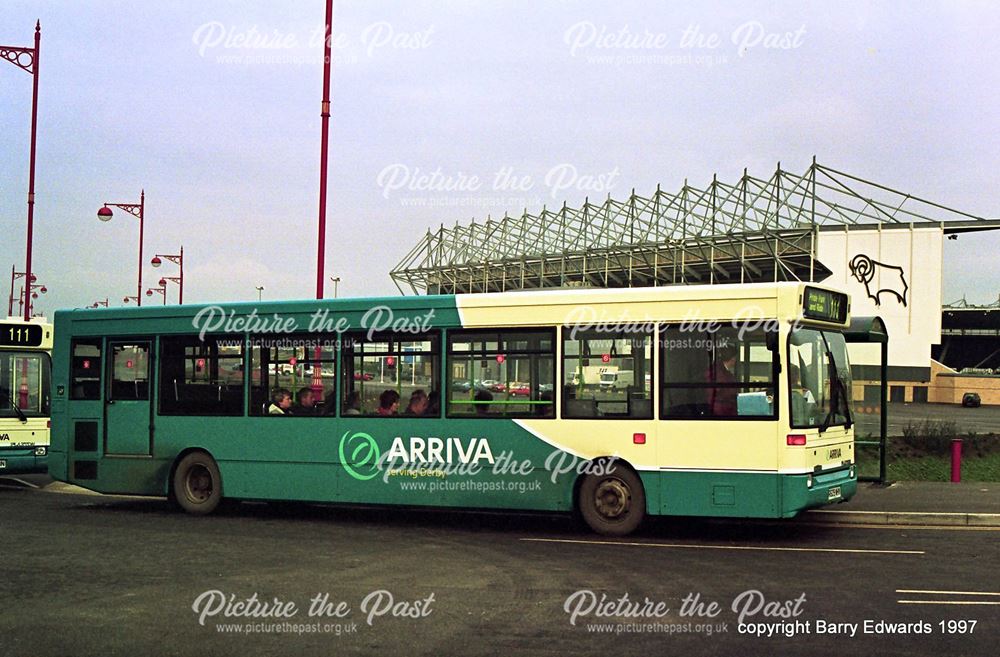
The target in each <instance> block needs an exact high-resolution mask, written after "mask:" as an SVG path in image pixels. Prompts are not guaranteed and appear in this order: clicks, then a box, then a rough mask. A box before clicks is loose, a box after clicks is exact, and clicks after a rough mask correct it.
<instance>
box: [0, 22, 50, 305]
mask: <svg viewBox="0 0 1000 657" xmlns="http://www.w3.org/2000/svg"><path fill="white" fill-rule="evenodd" d="M41 41H42V23H41V21H37V22H36V23H35V47H34V48H18V47H15V46H0V58H2V59H6V60H7V61H8V62H10V63H11V64H13V65H14V66H17V67H18V68H20V69H21V70H23V71H27V72H28V73H31V77H32V88H31V154H30V155H29V158H28V161H29V163H28V236H27V249H26V253H25V257H24V271H25V272H26V275H27V276H28V278H29V279H30V278H31V239H32V231H33V229H34V220H35V135H36V134H37V132H38V59H39V57H38V55H39V53H40V51H41ZM11 297H13V293H11ZM11 306H13V303H12V304H11ZM28 306H30V304H27V305H26V306H25V310H24V319H25V320H28V319H31V317H30V315H29V310H28Z"/></svg>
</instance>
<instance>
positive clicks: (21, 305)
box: [17, 277, 49, 319]
mask: <svg viewBox="0 0 1000 657" xmlns="http://www.w3.org/2000/svg"><path fill="white" fill-rule="evenodd" d="M32 278H34V277H32ZM48 291H49V288H47V287H45V286H44V285H41V284H35V283H31V284H30V285H28V286H27V287H25V286H23V285H22V286H21V290H20V292H19V294H18V301H17V303H18V306H17V308H18V310H17V312H18V314H20V313H21V312H22V311H23V312H24V316H25V317H27V318H28V319H30V318H32V317H34V311H35V304H34V300H35V299H37V298H38V295H39V294H45V293H47V292H48Z"/></svg>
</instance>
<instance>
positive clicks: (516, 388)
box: [510, 383, 531, 397]
mask: <svg viewBox="0 0 1000 657" xmlns="http://www.w3.org/2000/svg"><path fill="white" fill-rule="evenodd" d="M510 394H511V396H521V397H530V396H531V386H529V385H528V384H527V383H511V384H510Z"/></svg>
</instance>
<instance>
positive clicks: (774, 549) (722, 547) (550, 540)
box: [520, 538, 927, 554]
mask: <svg viewBox="0 0 1000 657" xmlns="http://www.w3.org/2000/svg"><path fill="white" fill-rule="evenodd" d="M520 540H522V541H532V542H536V543H574V544H578V545H628V546H631V547H658V548H686V549H693V550H751V551H760V552H839V553H845V552H846V553H851V554H927V553H926V552H924V551H923V550H862V549H850V548H799V547H763V546H752V545H692V544H687V543H637V542H630V541H582V540H574V539H568V538H522V539H520Z"/></svg>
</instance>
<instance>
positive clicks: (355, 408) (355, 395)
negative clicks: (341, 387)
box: [330, 390, 361, 415]
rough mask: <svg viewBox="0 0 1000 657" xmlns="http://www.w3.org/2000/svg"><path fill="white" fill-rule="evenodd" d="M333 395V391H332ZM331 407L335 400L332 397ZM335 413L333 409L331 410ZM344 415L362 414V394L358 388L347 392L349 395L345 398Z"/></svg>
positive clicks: (331, 412)
mask: <svg viewBox="0 0 1000 657" xmlns="http://www.w3.org/2000/svg"><path fill="white" fill-rule="evenodd" d="M330 394H331V396H332V394H333V393H330ZM330 403H331V408H332V403H333V400H332V399H331V402H330ZM330 414H331V415H332V414H333V411H332V410H331V411H330ZM343 414H344V415H361V394H360V393H359V392H358V391H357V390H352V391H350V392H349V393H347V397H346V398H345V399H344V413H343Z"/></svg>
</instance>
